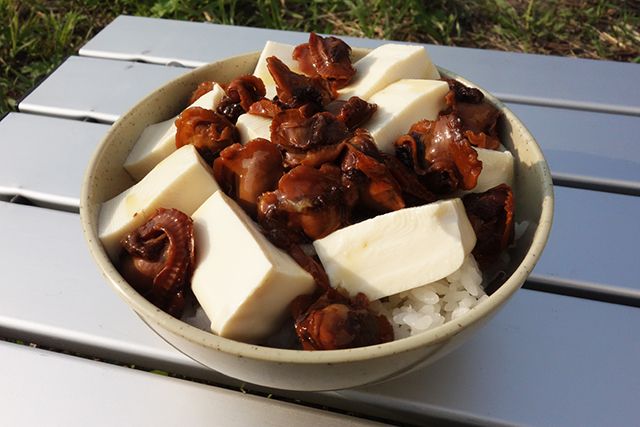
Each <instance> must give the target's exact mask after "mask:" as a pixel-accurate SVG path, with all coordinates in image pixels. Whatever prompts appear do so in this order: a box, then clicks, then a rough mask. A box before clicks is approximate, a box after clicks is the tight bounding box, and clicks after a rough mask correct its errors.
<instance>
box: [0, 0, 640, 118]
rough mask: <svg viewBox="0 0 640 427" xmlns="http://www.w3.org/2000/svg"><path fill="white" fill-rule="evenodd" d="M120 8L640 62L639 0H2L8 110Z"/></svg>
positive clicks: (1, 61) (0, 97) (0, 38)
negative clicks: (103, 0)
mask: <svg viewBox="0 0 640 427" xmlns="http://www.w3.org/2000/svg"><path fill="white" fill-rule="evenodd" d="M120 14H129V15H141V16H153V17H159V18H171V19H181V20H192V21H208V22H215V23H221V24H231V25H234V24H235V25H247V26H257V27H265V28H276V29H288V30H299V31H311V30H313V31H318V32H324V33H335V34H343V35H350V36H361V37H371V38H386V39H394V40H406V41H415V42H426V43H435V44H445V45H451V46H469V47H480V48H488V49H499V50H508V51H518V52H529V53H543V54H553V55H566V56H579V57H584V58H594V59H610V60H616V61H628V62H640V33H639V32H638V31H639V30H638V29H639V28H640V4H639V3H638V0H632V1H628V2H627V1H607V0H584V1H580V0H563V1H561V0H547V1H545V0H538V1H535V0H528V1H523V0H510V1H508V0H495V1H489V0H468V1H464V0H454V1H444V0H433V1H429V2H425V1H417V0H405V1H403V0H371V1H365V0H305V1H302V0H295V1H285V0H258V1H242V0H217V1H201V0H183V1H180V0H114V1H111V2H102V1H98V0H67V1H55V0H54V1H47V0H34V1H29V2H27V1H17V0H0V114H2V113H4V112H6V111H10V110H13V109H15V104H16V102H17V101H16V100H18V99H20V97H22V96H23V95H24V94H25V93H26V92H27V91H28V90H29V89H30V88H31V87H33V86H34V85H35V84H36V83H37V82H38V81H39V80H41V79H42V78H44V76H46V75H47V74H48V73H49V72H51V70H53V69H54V68H55V67H56V66H57V65H58V64H60V62H62V61H63V60H64V59H65V58H66V57H67V56H68V55H71V54H73V53H74V52H76V51H77V50H78V48H80V47H81V46H82V45H83V44H84V43H85V42H86V40H88V39H89V38H91V37H92V36H93V35H95V34H96V33H97V32H98V31H99V30H100V29H101V28H103V27H104V26H105V25H106V24H108V23H109V22H110V21H111V20H112V19H113V18H115V17H116V16H118V15H120Z"/></svg>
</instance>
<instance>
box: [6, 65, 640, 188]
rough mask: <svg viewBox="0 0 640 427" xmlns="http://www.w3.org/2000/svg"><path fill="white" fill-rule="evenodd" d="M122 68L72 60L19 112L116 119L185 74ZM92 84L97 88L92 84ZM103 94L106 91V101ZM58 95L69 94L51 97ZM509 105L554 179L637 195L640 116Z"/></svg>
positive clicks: (170, 69) (155, 68)
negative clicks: (540, 151)
mask: <svg viewBox="0 0 640 427" xmlns="http://www.w3.org/2000/svg"><path fill="white" fill-rule="evenodd" d="M125 64H129V63H127V62H122V61H114V60H104V59H102V60H101V59H94V58H79V57H72V58H70V59H69V61H67V62H66V63H65V64H64V65H63V67H61V68H60V69H58V70H56V72H54V73H53V75H52V76H51V78H50V79H48V80H47V81H45V83H44V84H43V85H41V86H40V87H38V88H36V90H34V92H33V93H32V94H31V95H30V96H29V97H28V98H27V99H26V100H25V101H23V102H22V103H21V104H20V109H21V110H22V111H37V112H45V113H48V114H53V115H61V116H63V117H76V116H80V117H91V118H94V119H100V120H102V119H106V118H111V119H115V118H117V117H118V116H119V115H120V114H122V113H124V112H125V111H126V110H127V109H128V108H129V107H130V106H132V105H133V104H135V103H136V102H137V101H139V100H141V99H142V98H143V97H144V96H146V95H147V94H148V93H149V92H150V91H151V90H152V89H153V88H154V86H151V85H150V84H145V85H138V84H137V82H139V80H140V78H141V76H140V74H141V73H142V72H143V71H144V74H145V75H146V76H147V78H148V80H149V81H150V82H154V84H155V85H156V86H159V85H161V84H162V83H165V82H167V81H169V80H171V79H173V78H174V77H175V76H176V70H182V71H181V72H184V71H186V70H184V69H176V68H174V67H163V66H157V65H148V64H131V65H132V66H134V68H133V69H131V68H128V67H127V66H125ZM138 67H150V68H144V70H141V69H138ZM132 70H137V71H136V72H132ZM83 73H86V75H91V76H92V77H93V78H86V79H84V80H82V81H78V80H77V79H76V78H75V76H77V75H82V74H83ZM96 80H97V81H100V82H101V85H96V84H95V81H96ZM106 88H109V89H106ZM105 91H110V94H109V96H108V97H105ZM61 92H65V93H67V94H68V95H67V96H65V97H58V96H56V95H55V94H56V93H61ZM508 106H509V107H510V108H512V109H513V110H514V111H515V112H516V114H518V116H519V117H520V118H521V119H522V121H523V122H524V123H525V124H526V125H527V126H528V127H529V128H530V129H531V131H532V132H533V134H534V136H536V138H537V139H538V141H539V143H540V145H541V146H542V148H543V150H545V153H546V154H548V157H549V162H550V166H551V171H552V174H553V175H554V178H560V179H563V180H564V181H565V182H569V183H577V185H579V186H586V187H589V186H591V187H597V186H600V187H602V186H604V187H608V188H614V189H616V190H618V191H622V192H629V193H632V194H640V150H637V149H635V145H637V144H636V142H637V141H638V137H637V135H639V134H640V119H639V118H637V117H634V116H627V115H616V114H605V113H592V112H585V111H572V110H567V109H558V108H542V107H537V106H531V105H519V104H509V105H508ZM52 137H55V136H52ZM2 140H3V135H2V134H0V141H2ZM83 165H84V163H83Z"/></svg>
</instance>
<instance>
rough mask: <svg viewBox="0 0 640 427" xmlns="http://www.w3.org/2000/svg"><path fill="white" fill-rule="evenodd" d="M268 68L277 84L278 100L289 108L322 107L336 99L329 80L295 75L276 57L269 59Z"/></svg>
mask: <svg viewBox="0 0 640 427" xmlns="http://www.w3.org/2000/svg"><path fill="white" fill-rule="evenodd" d="M267 68H268V69H269V73H271V76H272V77H273V80H274V81H275V83H276V93H277V95H278V100H279V101H280V102H282V103H283V104H284V105H285V106H286V107H287V108H298V107H301V106H303V105H305V104H315V105H318V106H320V107H322V106H325V105H327V104H328V103H329V102H331V100H332V99H334V98H335V97H336V94H335V90H334V89H333V88H332V87H331V85H330V84H329V82H328V81H327V80H325V79H323V78H322V77H319V76H316V77H307V76H304V75H302V74H297V73H294V72H293V71H291V70H290V69H289V67H287V66H286V65H285V64H284V63H283V62H282V61H281V60H280V59H278V58H276V57H275V56H271V57H269V58H267Z"/></svg>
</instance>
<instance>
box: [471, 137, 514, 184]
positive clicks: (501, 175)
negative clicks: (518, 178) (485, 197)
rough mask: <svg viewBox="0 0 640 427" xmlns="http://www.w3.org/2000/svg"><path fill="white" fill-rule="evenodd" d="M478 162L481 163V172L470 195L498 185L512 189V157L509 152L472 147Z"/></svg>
mask: <svg viewBox="0 0 640 427" xmlns="http://www.w3.org/2000/svg"><path fill="white" fill-rule="evenodd" d="M474 148H475V150H476V151H477V152H478V160H480V161H481V162H482V172H480V176H479V177H478V183H477V184H476V186H475V187H474V188H473V189H472V190H471V192H472V193H482V192H484V191H487V190H489V189H490V188H493V187H495V186H496V185H500V184H508V185H509V186H510V187H511V188H513V155H512V154H511V153H510V152H509V151H498V150H487V149H486V148H479V147H474Z"/></svg>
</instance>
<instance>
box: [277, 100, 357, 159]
mask: <svg viewBox="0 0 640 427" xmlns="http://www.w3.org/2000/svg"><path fill="white" fill-rule="evenodd" d="M348 134H349V132H348V129H347V127H346V126H345V124H344V123H343V122H342V121H340V120H338V119H337V118H336V117H335V116H334V115H333V114H331V113H327V112H321V113H316V114H314V115H312V116H311V117H307V116H306V115H305V114H304V112H302V111H301V110H300V109H291V110H285V111H283V112H282V113H279V114H278V115H277V116H276V117H275V118H274V119H273V121H272V122H271V142H273V143H274V144H278V145H280V146H282V147H283V148H284V149H293V150H297V151H306V150H309V149H311V148H315V147H318V146H323V145H332V144H337V143H339V142H341V141H342V140H343V139H344V138H346V137H347V136H348Z"/></svg>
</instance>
